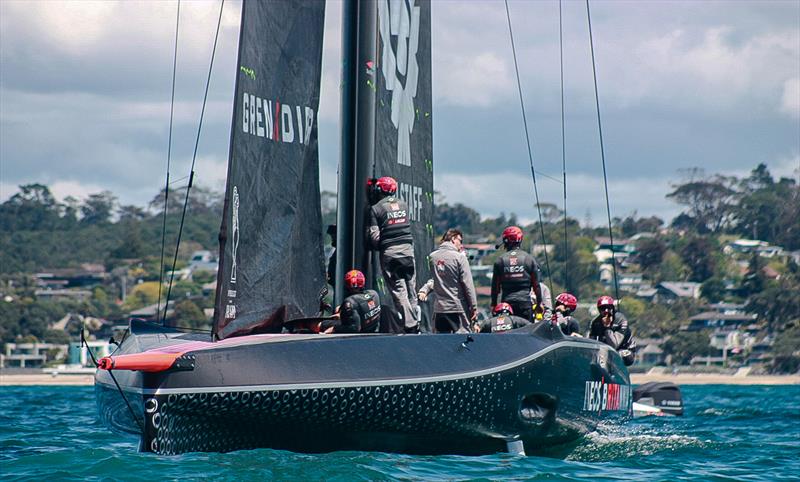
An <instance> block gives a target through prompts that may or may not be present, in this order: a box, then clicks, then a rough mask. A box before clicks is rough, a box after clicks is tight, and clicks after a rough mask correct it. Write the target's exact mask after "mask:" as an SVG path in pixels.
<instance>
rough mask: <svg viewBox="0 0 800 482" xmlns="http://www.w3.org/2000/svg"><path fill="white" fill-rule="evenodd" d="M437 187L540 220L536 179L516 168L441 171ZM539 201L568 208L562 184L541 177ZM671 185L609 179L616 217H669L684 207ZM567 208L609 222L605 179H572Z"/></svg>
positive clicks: (487, 207) (450, 195)
mask: <svg viewBox="0 0 800 482" xmlns="http://www.w3.org/2000/svg"><path fill="white" fill-rule="evenodd" d="M435 182H436V190H437V191H440V192H442V193H443V194H444V197H445V202H447V203H448V204H455V203H462V204H464V205H466V206H469V207H472V208H473V209H477V210H478V211H479V212H480V213H481V214H482V215H483V216H497V215H499V214H500V213H505V214H506V215H510V214H511V213H514V214H516V215H517V217H518V218H519V219H520V220H521V221H522V222H524V223H529V222H533V221H534V220H538V214H537V211H536V202H535V196H534V191H533V184H532V180H531V178H530V177H529V176H520V174H519V173H517V172H501V173H496V174H491V175H483V176H466V175H463V174H441V175H437V176H436V179H435ZM537 184H538V187H539V200H540V201H541V203H543V204H544V203H552V204H555V205H557V206H558V207H559V209H563V201H562V199H563V194H562V192H563V191H562V189H563V185H562V184H560V183H557V182H554V181H551V180H547V179H543V178H542V177H539V178H538V179H537ZM670 191H671V189H670V187H669V184H668V182H667V180H666V179H660V180H654V179H652V178H647V177H642V178H632V179H624V180H613V179H612V180H610V181H609V199H610V202H611V216H612V217H626V216H628V215H631V214H633V213H634V212H635V213H638V214H637V215H638V216H645V215H646V216H649V215H656V216H659V217H661V218H662V219H665V220H670V219H672V217H674V216H675V215H676V214H678V212H679V211H680V209H679V208H678V206H676V205H673V204H671V203H669V202H667V201H666V200H665V196H666V194H667V193H668V192H670ZM567 195H568V197H567V212H568V215H569V216H570V217H573V218H575V219H578V220H580V222H581V223H584V220H585V219H586V218H587V217H589V218H590V219H591V223H592V225H603V224H606V204H605V196H604V190H603V180H602V178H597V177H594V176H588V175H576V176H570V177H568V178H567Z"/></svg>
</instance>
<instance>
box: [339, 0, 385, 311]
mask: <svg viewBox="0 0 800 482" xmlns="http://www.w3.org/2000/svg"><path fill="white" fill-rule="evenodd" d="M342 10H343V11H342V106H341V126H342V138H341V157H340V159H339V178H338V185H339V189H338V197H337V214H336V224H337V230H336V279H335V284H334V285H335V286H336V290H335V303H336V305H337V306H338V305H339V304H341V302H342V300H343V299H344V289H343V286H342V280H343V279H344V275H345V273H347V271H349V270H351V269H359V270H361V271H366V270H367V268H368V265H369V263H368V257H367V253H368V252H367V249H366V246H365V244H366V234H365V233H366V229H365V219H364V218H365V215H364V213H365V208H366V207H367V206H368V205H369V204H368V200H367V190H366V183H367V179H368V177H369V173H370V166H372V164H373V160H374V157H375V90H376V81H375V72H376V51H377V47H376V46H377V12H378V9H377V4H376V2H375V0H345V1H344V2H343V7H342Z"/></svg>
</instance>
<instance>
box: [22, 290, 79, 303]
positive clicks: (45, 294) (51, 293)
mask: <svg viewBox="0 0 800 482" xmlns="http://www.w3.org/2000/svg"><path fill="white" fill-rule="evenodd" d="M33 294H34V295H35V296H36V298H39V299H43V300H78V301H86V300H88V299H89V298H91V297H92V292H91V291H88V290H67V289H55V290H54V289H44V290H36V291H34V292H33Z"/></svg>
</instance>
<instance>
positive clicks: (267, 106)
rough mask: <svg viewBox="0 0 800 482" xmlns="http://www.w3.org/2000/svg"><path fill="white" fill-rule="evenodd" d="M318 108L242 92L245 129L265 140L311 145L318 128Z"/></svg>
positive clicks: (248, 132) (243, 124)
mask: <svg viewBox="0 0 800 482" xmlns="http://www.w3.org/2000/svg"><path fill="white" fill-rule="evenodd" d="M315 117H316V115H315V112H314V109H312V108H311V107H308V106H300V105H289V104H281V103H280V101H277V100H275V101H272V100H268V99H263V98H261V97H258V96H256V95H253V94H250V93H247V92H243V93H242V131H243V132H244V133H245V134H250V135H253V136H256V137H261V138H263V139H269V140H272V141H275V142H282V143H294V142H296V143H299V144H305V145H308V143H309V142H310V141H311V131H312V130H313V128H314V120H315Z"/></svg>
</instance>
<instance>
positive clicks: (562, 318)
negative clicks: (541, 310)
mask: <svg viewBox="0 0 800 482" xmlns="http://www.w3.org/2000/svg"><path fill="white" fill-rule="evenodd" d="M577 307H578V298H576V297H575V296H574V295H572V294H570V293H561V294H560V295H558V296H556V306H555V308H554V310H553V318H552V319H553V321H554V322H555V323H556V324H557V325H558V326H559V328H561V332H562V333H564V334H565V335H567V336H569V335H573V336H581V334H580V331H581V324H580V322H579V321H578V320H576V319H575V318H574V317H573V316H572V313H573V312H574V311H575V309H576V308H577Z"/></svg>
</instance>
